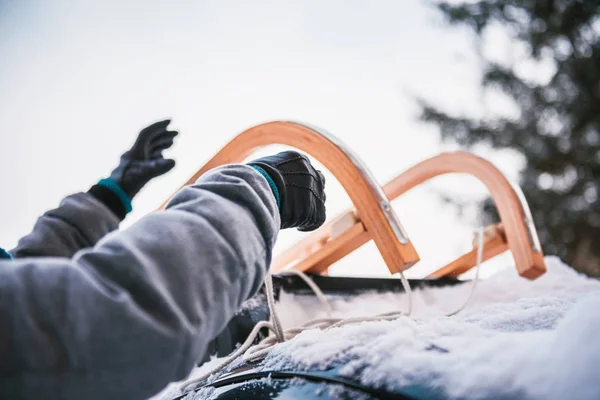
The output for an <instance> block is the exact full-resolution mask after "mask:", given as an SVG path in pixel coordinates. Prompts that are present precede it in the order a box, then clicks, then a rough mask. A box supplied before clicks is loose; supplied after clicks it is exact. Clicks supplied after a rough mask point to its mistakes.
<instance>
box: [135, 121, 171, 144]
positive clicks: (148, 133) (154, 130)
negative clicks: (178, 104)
mask: <svg viewBox="0 0 600 400" xmlns="http://www.w3.org/2000/svg"><path fill="white" fill-rule="evenodd" d="M170 123H171V120H170V119H165V120H163V121H158V122H155V123H153V124H152V125H148V126H147V127H145V128H144V129H142V130H141V131H140V134H139V135H138V138H137V141H136V145H139V144H141V143H144V144H148V143H150V142H151V141H152V139H154V138H155V137H156V136H157V135H160V134H162V133H163V132H165V131H166V130H167V126H168V125H169V124H170Z"/></svg>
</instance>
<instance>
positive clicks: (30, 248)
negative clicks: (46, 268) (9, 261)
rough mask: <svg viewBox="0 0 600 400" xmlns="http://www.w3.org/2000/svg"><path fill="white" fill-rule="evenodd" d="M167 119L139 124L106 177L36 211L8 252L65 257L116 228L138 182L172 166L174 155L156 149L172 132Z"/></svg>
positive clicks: (141, 183)
mask: <svg viewBox="0 0 600 400" xmlns="http://www.w3.org/2000/svg"><path fill="white" fill-rule="evenodd" d="M170 122H171V121H170V120H164V121H160V122H156V123H154V124H152V125H149V126H147V127H146V128H144V129H142V130H141V131H140V133H139V134H138V137H137V139H136V141H135V143H134V144H133V146H132V147H131V149H130V150H128V151H127V152H125V153H124V154H123V155H122V156H121V160H120V162H119V165H118V166H117V167H116V168H115V169H114V170H113V171H112V173H111V174H110V176H109V177H108V178H106V179H102V180H101V181H100V182H98V184H96V185H94V186H92V187H91V189H90V190H89V191H88V192H87V193H78V194H75V195H72V196H69V197H67V198H65V199H64V200H63V201H62V202H61V204H60V206H59V207H58V208H56V209H53V210H50V211H48V212H46V213H45V214H44V215H43V216H41V217H40V218H39V219H38V220H37V222H36V224H35V226H34V228H33V231H32V232H31V233H30V234H29V235H27V236H25V237H23V238H22V239H21V240H19V243H18V245H17V247H16V248H15V249H13V250H11V251H10V254H11V255H12V257H13V258H25V257H67V258H71V257H72V256H73V255H74V254H75V253H76V252H77V251H79V250H82V249H84V248H88V247H93V246H94V245H95V244H96V243H97V242H98V241H99V240H100V239H101V238H102V237H104V236H105V235H106V234H108V233H109V232H112V231H114V230H116V229H117V228H118V226H119V223H120V222H121V221H122V220H123V219H124V218H125V216H126V215H127V213H129V212H130V211H131V200H132V199H133V197H134V196H135V195H136V194H137V193H138V192H139V191H140V190H141V189H142V187H144V186H145V185H146V184H147V183H148V182H149V181H150V180H152V179H153V178H155V177H157V176H160V175H163V174H165V173H166V172H168V171H170V170H171V169H172V168H173V167H174V166H175V161H174V160H169V159H165V158H164V157H163V154H162V153H163V151H164V150H166V149H168V148H170V147H171V146H172V145H173V139H174V138H175V136H177V134H178V132H177V131H170V130H168V125H169V123H170Z"/></svg>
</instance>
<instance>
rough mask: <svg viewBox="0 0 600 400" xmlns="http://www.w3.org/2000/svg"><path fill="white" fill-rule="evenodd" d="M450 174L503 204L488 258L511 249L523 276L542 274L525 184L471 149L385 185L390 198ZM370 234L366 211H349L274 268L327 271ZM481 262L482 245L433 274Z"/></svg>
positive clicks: (486, 252)
mask: <svg viewBox="0 0 600 400" xmlns="http://www.w3.org/2000/svg"><path fill="white" fill-rule="evenodd" d="M448 173H464V174H469V175H472V176H474V177H476V178H477V179H479V180H480V181H481V182H482V183H483V184H485V186H486V187H487V188H488V190H489V191H490V193H491V196H492V199H493V200H494V202H495V204H496V207H497V208H498V212H499V214H500V219H501V221H502V223H501V225H497V226H491V227H488V229H487V230H486V238H485V242H484V243H485V244H484V254H483V260H484V261H485V260H488V259H490V258H492V257H495V256H496V255H498V254H500V253H503V252H504V251H506V250H508V249H510V250H511V252H512V255H513V257H514V260H515V265H516V268H517V270H518V272H519V274H520V275H521V276H523V277H526V278H529V279H535V278H537V277H538V276H540V275H542V274H543V273H544V272H545V271H546V266H545V263H544V257H543V254H542V249H541V246H540V243H539V239H538V236H537V232H536V229H535V226H534V224H533V219H532V217H531V213H530V210H529V206H528V205H527V202H526V201H525V198H524V196H523V194H522V192H521V189H520V188H519V187H518V186H514V185H512V184H511V183H510V182H509V181H508V179H507V178H506V177H505V176H504V175H503V174H502V173H501V172H500V171H499V170H498V169H497V168H496V167H494V165H492V164H491V163H490V162H488V161H486V160H484V159H482V158H480V157H477V156H475V155H473V154H469V153H463V152H456V153H443V154H440V155H438V156H435V157H432V158H430V159H428V160H425V161H423V162H421V163H419V164H417V165H415V166H413V167H412V168H410V169H408V170H407V171H405V172H404V173H402V174H400V175H398V176H397V177H396V178H394V179H392V180H391V181H390V182H389V183H388V184H386V185H384V187H383V190H384V192H385V195H386V196H387V197H388V198H389V199H395V198H397V197H398V196H400V195H402V194H404V193H406V192H407V191H409V190H410V189H412V188H414V187H415V186H417V185H419V184H421V183H423V182H424V181H427V180H429V179H431V178H433V177H436V176H439V175H443V174H448ZM369 239H370V237H369V235H368V234H366V229H365V226H364V224H363V222H362V219H361V218H360V213H358V214H357V213H356V212H355V211H354V210H348V211H346V212H345V213H342V214H341V215H340V216H338V217H337V218H334V219H333V220H332V221H331V222H329V223H327V224H325V225H324V226H323V227H321V228H320V229H319V230H317V231H315V232H314V233H313V234H311V235H310V236H309V237H307V238H306V239H304V240H302V241H300V242H299V243H297V244H296V245H295V246H293V247H291V248H290V249H288V250H287V251H285V252H283V253H282V254H281V255H279V256H278V257H277V259H276V260H275V261H274V264H273V266H272V269H273V270H274V272H277V271H282V270H284V269H288V268H294V269H298V270H301V271H304V272H312V273H323V272H325V271H326V270H327V268H328V266H329V265H331V264H332V263H333V262H335V261H337V260H339V259H341V258H342V257H345V256H346V255H348V254H349V253H351V252H352V251H354V250H355V249H357V248H358V247H360V246H362V245H363V244H365V243H366V242H367V241H369ZM323 253H324V254H323ZM319 255H323V256H319ZM317 260H318V261H317ZM475 263H476V249H474V250H473V251H471V252H469V253H467V254H465V255H463V256H461V257H459V258H458V259H456V260H455V261H453V262H451V263H450V264H448V265H446V266H445V267H443V268H440V269H439V270H437V271H436V272H434V273H433V274H431V275H430V277H441V276H446V275H458V274H461V273H464V272H466V271H468V270H469V269H470V268H472V267H474V266H475Z"/></svg>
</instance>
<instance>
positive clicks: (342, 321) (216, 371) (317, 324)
mask: <svg viewBox="0 0 600 400" xmlns="http://www.w3.org/2000/svg"><path fill="white" fill-rule="evenodd" d="M483 247H484V229H483V228H481V229H479V230H478V231H477V263H476V271H475V278H474V280H473V284H472V285H471V290H470V292H469V295H468V297H467V299H466V301H465V302H464V303H463V304H462V305H461V306H460V307H459V308H458V309H456V310H455V311H453V312H451V313H449V314H446V316H453V315H456V314H458V313H459V312H461V311H462V310H464V308H465V307H466V306H467V305H468V303H469V302H470V301H471V298H472V297H473V293H474V292H475V288H476V286H477V282H478V281H479V267H480V266H481V262H482V260H483ZM286 272H287V273H292V274H295V275H298V276H299V277H300V278H301V279H302V280H304V282H306V283H307V284H308V286H309V287H310V288H311V289H312V290H313V291H314V292H315V295H316V296H317V298H318V299H319V301H321V303H322V304H323V305H324V306H325V307H326V308H327V313H328V316H329V317H328V318H318V319H313V320H310V321H308V322H305V323H304V324H302V325H300V326H298V327H296V328H290V329H285V330H284V329H283V327H282V325H281V320H280V318H279V314H278V313H277V309H276V307H275V294H274V291H273V278H272V277H271V274H268V275H267V277H266V279H265V287H266V292H267V304H268V307H269V310H270V313H271V321H272V322H268V321H261V322H259V323H258V324H256V325H255V326H254V329H252V332H250V334H249V335H248V338H247V339H246V341H245V342H244V343H243V344H242V345H241V346H240V347H239V348H238V349H237V350H236V351H235V352H233V353H232V354H231V355H230V356H229V357H227V358H226V359H225V360H224V361H223V362H222V363H221V364H219V365H218V366H216V367H215V368H213V369H211V370H210V371H208V372H207V373H205V374H203V375H202V376H199V377H196V378H192V379H188V380H186V381H184V382H183V383H182V384H181V386H180V389H181V391H182V392H185V391H186V389H187V388H189V387H190V386H192V385H195V384H197V383H200V382H204V381H205V380H206V379H208V378H210V377H211V376H212V375H216V377H217V378H218V376H219V375H220V374H221V373H222V372H223V371H224V369H225V367H227V366H228V365H230V364H231V363H232V362H234V361H235V360H237V359H238V358H240V357H243V359H244V360H245V361H251V362H256V361H260V360H262V359H264V358H265V357H266V356H267V355H268V354H269V352H270V351H271V349H272V348H273V346H275V345H277V344H279V343H284V342H286V341H288V340H291V339H293V338H295V337H296V336H298V335H299V334H300V333H302V332H304V331H306V330H309V329H321V330H327V329H331V328H339V327H342V326H345V325H349V324H356V323H361V322H372V321H393V320H395V319H398V318H400V317H410V315H411V313H412V306H413V303H412V291H411V288H410V284H409V282H408V280H407V279H406V277H405V276H404V274H403V273H402V272H400V281H401V282H402V286H403V287H404V290H405V292H406V294H407V302H408V304H407V311H406V312H403V311H393V312H388V313H384V314H379V315H375V316H371V317H354V318H332V317H331V310H332V309H331V305H330V304H329V302H328V301H327V298H326V297H325V295H324V294H323V292H322V291H321V289H319V287H318V286H317V285H316V284H315V283H314V282H313V281H312V280H311V279H310V278H309V277H308V276H307V275H306V274H304V273H303V272H301V271H298V270H289V271H286ZM263 328H266V329H268V330H269V331H271V332H272V333H273V335H269V336H267V337H266V338H264V339H263V340H261V341H260V342H259V343H258V344H255V345H253V343H254V341H255V339H256V337H257V336H258V334H259V332H260V330H261V329H263Z"/></svg>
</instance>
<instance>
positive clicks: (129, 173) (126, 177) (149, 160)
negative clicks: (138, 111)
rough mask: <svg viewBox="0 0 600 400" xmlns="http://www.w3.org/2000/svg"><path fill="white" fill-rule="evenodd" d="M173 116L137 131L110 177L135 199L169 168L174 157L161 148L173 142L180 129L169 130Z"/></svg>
mask: <svg viewBox="0 0 600 400" xmlns="http://www.w3.org/2000/svg"><path fill="white" fill-rule="evenodd" d="M170 123H171V120H170V119H167V120H164V121H160V122H156V123H154V124H152V125H150V126H148V127H146V128H144V129H142V131H141V132H140V134H139V135H138V138H137V140H136V141H135V143H134V145H133V147H132V148H131V149H130V150H128V151H127V152H125V153H124V154H123V155H122V156H121V162H120V163H119V166H118V167H117V168H115V170H114V171H112V173H111V174H110V178H111V179H112V180H113V181H114V182H115V183H117V184H118V185H119V186H120V187H121V189H123V191H124V192H125V193H126V194H127V196H129V198H130V199H132V198H133V197H134V196H135V195H136V194H137V193H138V192H139V191H140V190H141V189H142V187H144V185H146V184H147V183H148V182H149V181H150V180H151V179H153V178H156V177H158V176H160V175H163V174H165V173H167V172H169V171H170V170H171V169H172V168H173V167H174V166H175V160H170V159H165V158H164V157H163V155H162V152H163V151H164V150H166V149H168V148H169V147H171V146H172V145H173V139H174V138H175V136H177V134H178V132H177V131H169V130H167V126H168V125H169V124H170Z"/></svg>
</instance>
